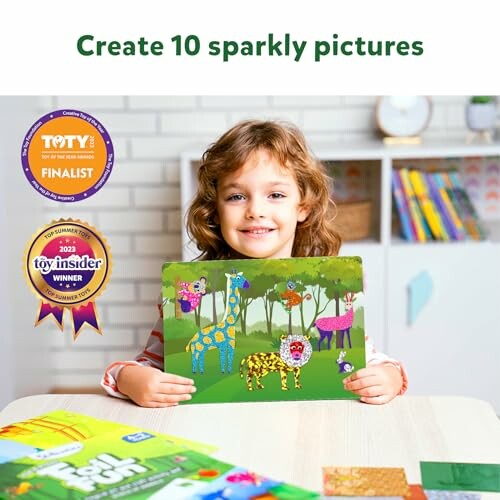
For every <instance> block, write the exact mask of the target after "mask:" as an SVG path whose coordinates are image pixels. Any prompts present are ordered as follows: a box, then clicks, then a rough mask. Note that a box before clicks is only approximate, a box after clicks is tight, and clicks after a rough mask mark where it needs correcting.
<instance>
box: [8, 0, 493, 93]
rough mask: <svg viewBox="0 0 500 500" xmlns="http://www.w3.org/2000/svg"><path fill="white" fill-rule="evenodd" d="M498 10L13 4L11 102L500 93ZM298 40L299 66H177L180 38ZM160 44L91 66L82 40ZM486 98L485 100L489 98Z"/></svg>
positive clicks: (467, 4)
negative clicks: (394, 46) (377, 43)
mask: <svg viewBox="0 0 500 500" xmlns="http://www.w3.org/2000/svg"><path fill="white" fill-rule="evenodd" d="M495 5H496V2H494V1H486V0H475V1H474V2H471V1H464V2H452V1H450V0H439V1H435V0H434V1H427V0H420V1H418V2H403V1H400V0H399V1H395V0H386V1H379V2H372V1H356V2H354V1H352V2H332V1H319V0H309V1H307V2H303V1H297V0H293V1H286V2H285V1H276V0H274V1H269V0H254V1H252V2H234V1H228V0H223V1H221V0H219V1H211V2H204V1H201V0H196V1H189V2H181V1H178V2H153V1H150V0H149V1H148V0H146V1H141V2H137V1H132V0H126V1H106V2H103V1H101V0H88V1H85V2H78V3H76V2H71V3H70V4H69V3H68V2H66V1H61V0H57V1H45V2H37V1H34V0H30V1H24V2H22V1H19V2H14V1H12V0H7V2H5V3H4V4H3V10H4V12H2V14H1V16H0V56H1V62H2V66H1V75H2V76H1V78H0V93H4V94H60V95H62V94H73V95H75V94H96V93H100V94H103V93H104V94H110V95H117V94H149V93H156V94H185V95H191V94H204V95H207V94H220V95H228V94H237V95H243V94H263V93H265V94H290V95H294V94H316V93H320V94H344V95H348V94H351V95H353V94H364V95H379V94H394V93H402V92H403V93H408V94H434V95H435V94H447V95H449V94H472V93H476V94H477V93H487V94H498V74H499V71H498V47H499V46H500V43H499V40H498V15H497V14H496V12H497V10H496V9H495V10H494V9H493V8H494V6H495ZM268 33H274V34H275V35H276V36H277V37H278V38H279V37H281V36H283V35H284V34H285V33H290V34H291V36H292V38H294V39H297V40H306V41H307V42H308V45H307V47H306V52H305V53H304V55H303V57H302V59H301V61H300V62H294V61H293V58H291V57H288V58H286V57H281V58H278V57H255V56H254V57H238V58H236V57H235V58H233V59H232V60H231V61H230V62H227V63H223V62H222V60H221V58H220V57H210V56H208V55H206V50H203V51H202V52H203V53H204V54H203V55H202V54H201V53H200V55H198V56H196V57H188V56H183V57H175V56H174V55H173V45H172V44H171V42H170V39H171V37H173V36H175V35H177V34H181V35H183V36H185V35H188V34H196V35H197V36H199V38H200V40H201V42H202V46H203V47H204V48H205V49H206V45H207V44H208V41H210V40H237V41H243V40H251V41H256V40H261V39H265V38H266V37H267V35H268ZM333 33H337V34H338V35H339V39H356V38H357V37H358V36H361V37H363V38H364V39H365V40H370V39H371V40H407V41H410V42H411V41H412V40H422V41H423V42H424V49H425V52H424V54H423V55H422V56H419V57H415V56H406V57H402V56H397V55H396V56H391V57H368V56H365V57H359V56H351V57H340V56H338V57H325V58H324V59H323V60H322V61H321V62H319V63H315V62H314V60H313V51H312V46H313V44H314V41H315V40H318V39H325V40H331V39H332V34H333ZM84 34H92V35H94V36H95V37H96V39H104V40H108V41H110V40H119V41H125V40H137V39H138V38H139V37H141V36H144V37H145V38H146V39H148V40H150V41H153V40H161V41H163V42H164V44H165V46H166V50H165V54H164V55H163V56H157V57H155V56H148V57H144V56H138V55H136V56H135V57H125V56H115V57H112V56H102V57H84V56H81V55H79V54H78V52H77V50H76V41H77V39H78V38H79V37H80V36H81V35H84ZM479 91H480V92H479Z"/></svg>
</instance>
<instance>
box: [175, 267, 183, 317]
mask: <svg viewBox="0 0 500 500" xmlns="http://www.w3.org/2000/svg"><path fill="white" fill-rule="evenodd" d="M180 282H181V279H180V278H179V276H176V277H175V295H174V304H175V319H181V318H182V311H181V304H180V302H179V301H178V300H177V299H178V298H179V290H180Z"/></svg>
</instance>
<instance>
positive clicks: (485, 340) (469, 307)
mask: <svg viewBox="0 0 500 500" xmlns="http://www.w3.org/2000/svg"><path fill="white" fill-rule="evenodd" d="M201 151H202V150H199V151H191V152H186V153H185V154H183V155H182V157H181V201H182V213H183V214H185V213H186V210H187V207H188V206H189V203H190V201H191V199H192V197H193V195H194V193H195V191H196V186H197V180H196V172H197V168H198V164H199V159H200V158H201ZM313 151H314V153H315V155H316V157H317V158H319V159H320V160H322V161H324V162H338V161H343V162H345V161H364V160H372V161H375V162H376V164H377V165H378V166H379V168H377V171H378V172H379V175H380V179H378V180H377V182H379V184H378V185H379V186H380V196H379V198H378V199H377V203H376V204H375V210H377V211H378V212H377V213H376V214H375V220H376V223H377V231H376V234H375V238H370V239H369V240H367V241H356V242H346V243H344V245H343V246H342V249H341V255H360V256H361V257H362V258H363V262H364V273H365V296H366V308H365V311H366V313H365V323H366V331H367V334H368V335H370V336H371V337H372V338H373V339H374V342H375V345H376V346H377V348H378V349H380V350H383V351H384V352H386V353H387V354H389V355H390V356H392V357H394V358H396V359H399V360H401V361H402V362H403V364H404V365H405V367H406V368H407V371H408V373H409V378H410V386H409V391H408V392H409V393H410V394H416V395H419V394H420V395H463V396H470V397H477V398H481V399H485V400H487V401H489V402H490V403H491V404H492V405H493V406H494V408H495V410H496V412H497V413H498V414H500V326H499V325H500V291H499V288H500V232H499V231H498V227H499V225H500V224H498V222H497V224H496V225H495V223H494V221H493V222H492V221H490V223H489V225H490V227H491V228H493V229H495V228H496V229H497V230H496V232H495V231H492V232H491V239H490V240H487V241H482V242H471V241H466V242H450V243H443V242H429V243H424V244H422V243H411V242H405V241H403V240H402V239H401V238H399V237H398V236H397V235H394V234H393V233H392V227H391V221H392V194H391V172H392V167H393V162H394V160H404V159H408V160H413V159H440V158H441V159H442V158H470V157H496V158H498V157H500V145H498V144H492V145H490V144H488V145H486V144H485V145H483V144H478V145H465V144H458V143H449V144H444V143H443V144H428V143H425V144H422V145H419V146H395V147H388V146H384V145H381V144H379V143H377V144H361V145H350V146H337V145H335V146H316V147H314V148H313ZM371 164H372V165H373V162H372V163H371ZM183 248H184V251H183V258H184V260H191V259H193V258H194V257H196V255H197V253H196V252H195V249H194V247H193V245H192V243H190V242H189V240H188V237H187V234H186V233H185V232H184V233H183ZM421 272H427V273H428V275H429V276H430V278H431V280H432V286H433V291H432V295H431V297H430V300H429V301H428V302H427V304H426V305H425V306H424V307H423V309H422V311H421V313H420V315H419V316H418V317H417V318H416V320H415V321H414V322H413V324H409V322H408V318H407V317H408V300H409V299H408V285H409V283H410V282H411V280H412V279H414V278H415V277H416V276H418V275H419V274H420V273H421Z"/></svg>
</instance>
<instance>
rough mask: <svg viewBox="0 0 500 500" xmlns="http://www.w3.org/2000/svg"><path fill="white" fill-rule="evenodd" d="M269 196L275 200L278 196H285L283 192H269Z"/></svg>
mask: <svg viewBox="0 0 500 500" xmlns="http://www.w3.org/2000/svg"><path fill="white" fill-rule="evenodd" d="M269 196H270V197H271V198H273V199H275V200H276V199H279V198H285V195H284V194H283V193H271V194H270V195H269Z"/></svg>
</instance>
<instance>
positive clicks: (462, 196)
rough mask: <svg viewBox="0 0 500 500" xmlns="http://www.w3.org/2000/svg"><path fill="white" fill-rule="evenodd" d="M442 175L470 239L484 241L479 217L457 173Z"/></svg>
mask: <svg viewBox="0 0 500 500" xmlns="http://www.w3.org/2000/svg"><path fill="white" fill-rule="evenodd" d="M442 175H443V178H444V181H445V183H446V184H447V186H448V187H449V188H450V190H451V192H452V193H453V196H454V197H455V199H456V200H457V206H458V207H460V210H461V215H462V220H463V222H464V226H465V228H466V229H467V232H468V234H469V236H470V238H472V239H473V240H484V239H485V238H486V231H485V230H484V229H483V227H482V225H481V223H480V222H479V216H478V215H477V212H476V209H475V208H474V205H473V204H472V201H471V199H470V198H469V195H468V194H467V191H466V189H465V187H464V185H463V183H462V182H461V181H460V178H459V176H458V173H457V172H456V171H450V172H444V173H442Z"/></svg>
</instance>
